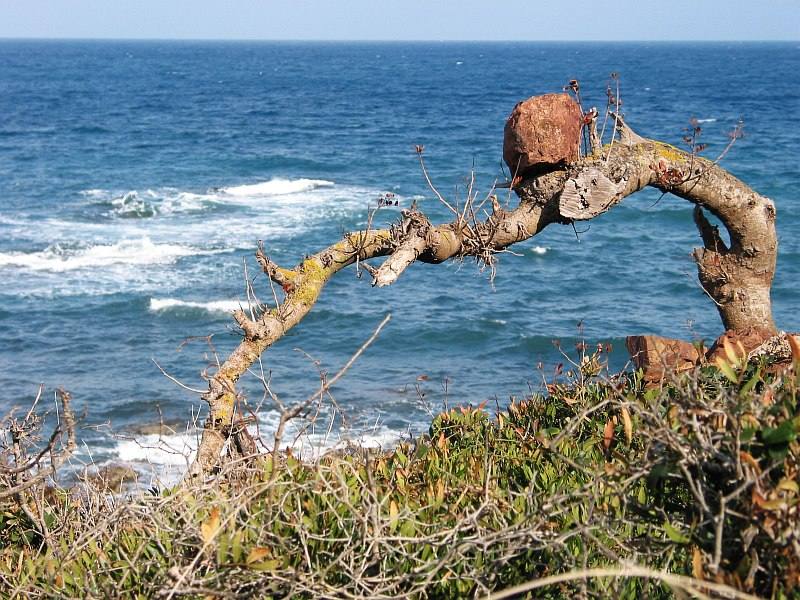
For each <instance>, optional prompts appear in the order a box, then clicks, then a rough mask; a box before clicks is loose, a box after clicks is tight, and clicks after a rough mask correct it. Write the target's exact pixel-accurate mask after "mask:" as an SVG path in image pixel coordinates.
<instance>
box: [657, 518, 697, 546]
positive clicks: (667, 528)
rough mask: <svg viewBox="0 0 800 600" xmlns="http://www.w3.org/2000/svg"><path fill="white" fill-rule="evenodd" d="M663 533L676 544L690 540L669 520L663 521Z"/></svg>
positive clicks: (686, 542)
mask: <svg viewBox="0 0 800 600" xmlns="http://www.w3.org/2000/svg"><path fill="white" fill-rule="evenodd" d="M663 527H664V533H666V534H667V537H668V538H669V539H671V540H672V541H673V542H675V543H676V544H688V543H689V542H690V541H691V540H690V539H689V538H688V537H686V536H685V535H683V534H682V533H681V532H680V531H679V530H678V529H676V528H675V527H673V525H672V523H670V522H669V521H664V525H663Z"/></svg>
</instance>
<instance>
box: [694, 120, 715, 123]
mask: <svg viewBox="0 0 800 600" xmlns="http://www.w3.org/2000/svg"><path fill="white" fill-rule="evenodd" d="M697 122H698V123H716V122H717V120H716V119H697Z"/></svg>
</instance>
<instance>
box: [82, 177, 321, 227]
mask: <svg viewBox="0 0 800 600" xmlns="http://www.w3.org/2000/svg"><path fill="white" fill-rule="evenodd" d="M334 186H335V184H334V182H333V181H326V180H324V179H306V178H301V179H283V178H275V179H270V180H269V181H261V182H258V183H251V184H245V185H237V186H230V187H222V188H212V189H210V190H207V191H205V192H199V193H195V192H188V191H184V190H179V189H176V188H171V187H165V188H158V189H147V190H129V191H126V192H121V191H112V190H100V189H90V190H84V191H83V192H81V195H83V196H84V197H85V198H87V199H88V200H89V202H90V203H92V204H96V203H100V204H104V205H106V206H110V209H109V210H108V211H107V214H109V215H110V216H115V217H121V218H128V219H130V218H134V219H135V218H150V217H155V216H159V215H172V214H176V213H190V212H197V211H202V210H206V209H208V208H211V207H213V206H215V205H220V204H226V203H231V204H242V203H247V202H249V201H254V200H255V201H259V200H264V199H266V198H274V197H276V196H288V197H289V198H288V199H291V198H292V196H303V199H304V200H308V199H309V198H308V197H307V196H305V194H308V193H310V192H314V190H318V189H320V188H332V187H334ZM327 198H328V196H327V195H326V194H323V195H321V196H319V197H316V196H315V198H314V199H316V200H323V201H324V200H326V199H327Z"/></svg>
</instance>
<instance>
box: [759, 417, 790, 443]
mask: <svg viewBox="0 0 800 600" xmlns="http://www.w3.org/2000/svg"><path fill="white" fill-rule="evenodd" d="M796 437H797V431H796V430H795V426H794V423H793V422H792V421H784V422H783V423H781V424H780V425H778V426H777V427H764V430H763V431H762V432H761V439H762V440H763V442H764V443H765V444H767V445H769V446H775V445H779V444H788V443H789V442H793V441H794V440H795V438H796Z"/></svg>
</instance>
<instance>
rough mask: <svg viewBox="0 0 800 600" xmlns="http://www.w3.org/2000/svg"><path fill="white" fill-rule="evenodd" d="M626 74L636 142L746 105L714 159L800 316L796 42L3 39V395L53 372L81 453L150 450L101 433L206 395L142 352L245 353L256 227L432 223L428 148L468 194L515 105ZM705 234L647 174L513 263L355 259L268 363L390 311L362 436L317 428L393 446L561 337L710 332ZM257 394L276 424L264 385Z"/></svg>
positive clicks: (325, 357) (352, 398)
mask: <svg viewBox="0 0 800 600" xmlns="http://www.w3.org/2000/svg"><path fill="white" fill-rule="evenodd" d="M612 71H615V72H618V73H619V74H620V77H621V86H622V94H621V95H622V99H623V101H624V107H623V109H624V112H625V113H626V115H627V118H628V121H629V122H630V123H631V125H632V126H633V127H634V128H636V129H637V130H638V131H639V132H640V133H641V134H643V135H645V136H649V137H655V138H659V139H662V140H664V141H667V142H670V143H675V144H680V143H681V138H682V136H683V135H684V131H683V128H684V127H686V126H687V125H688V121H689V119H690V118H691V117H696V118H697V119H699V120H700V121H701V123H702V127H703V133H702V140H701V141H703V142H705V143H707V144H708V149H707V150H706V152H705V155H707V156H710V157H714V156H716V155H717V154H718V153H719V152H720V151H721V150H722V148H723V147H724V146H725V144H726V143H727V141H728V138H727V133H728V132H729V131H730V130H731V129H732V128H733V127H734V125H735V124H736V122H737V121H738V120H739V119H740V118H741V119H743V120H744V123H745V132H746V137H744V138H743V139H741V140H739V141H737V143H736V144H735V146H734V147H733V148H732V149H731V151H730V152H729V153H728V155H727V156H726V157H725V159H724V162H723V165H724V166H725V167H727V168H728V169H729V170H731V171H732V172H733V173H735V174H736V175H737V176H739V177H740V178H741V179H743V180H744V181H746V182H747V183H748V184H750V185H751V186H753V187H754V188H756V189H757V190H758V191H760V192H761V193H763V194H765V195H767V196H769V197H771V198H772V199H773V200H774V201H775V202H776V204H777V208H778V231H779V239H780V255H779V261H778V271H777V275H776V278H775V283H774V287H773V300H774V311H775V316H776V319H777V321H778V324H779V326H780V327H782V328H784V329H787V330H798V329H800V318H798V316H797V313H796V311H795V304H794V302H795V294H796V292H797V284H796V282H797V281H798V276H800V243H798V239H797V235H793V232H796V231H797V226H798V216H797V214H796V213H795V212H794V210H793V209H794V208H795V206H796V200H795V195H796V186H797V184H798V182H799V181H800V178H799V177H798V166H797V161H796V159H795V158H794V154H795V153H794V152H793V146H792V144H793V143H796V139H797V137H798V134H800V127H798V124H797V120H796V113H797V109H798V108H800V102H798V99H799V94H800V46H798V44H797V43H774V44H744V43H741V44H739V43H718V44H717V43H714V44H671V43H670V44H665V43H660V44H656V43H652V44H647V43H637V44H611V43H559V44H535V43H530V44H522V43H514V44H501V43H493V44H483V43H480V44H479V43H470V44H461V43H380V44H375V43H336V44H330V43H249V42H248V43H244V42H242V43H233V42H232V43H221V42H215V43H203V42H106V41H104V42H99V41H85V42H82V41H70V42H61V41H59V42H56V41H2V42H0V280H2V287H0V340H2V345H0V364H2V369H0V390H2V392H0V413H5V412H6V411H7V410H8V409H10V408H11V407H12V406H14V405H17V404H25V403H27V402H28V401H29V400H30V399H31V398H33V396H34V395H35V393H36V389H37V386H38V385H39V384H40V383H44V384H45V385H46V386H47V388H48V390H52V389H54V388H55V387H57V386H64V387H65V388H67V389H69V390H71V391H72V393H73V395H74V398H75V403H76V405H77V406H78V407H84V408H85V409H86V410H87V417H86V423H87V425H88V427H86V428H85V429H84V430H83V431H82V434H81V435H82V438H83V440H84V441H85V442H86V444H85V446H84V452H86V453H91V455H92V456H93V457H95V458H96V459H98V460H103V459H106V458H115V457H122V458H132V457H133V458H140V459H142V458H150V459H152V460H155V461H158V460H162V459H163V457H162V458H158V457H156V455H155V454H154V453H153V452H151V451H148V450H142V449H141V448H139V449H138V450H137V448H135V447H133V446H132V445H131V444H130V443H128V442H126V441H124V440H120V439H119V438H116V437H114V436H112V435H110V434H109V431H112V430H113V431H121V430H125V428H126V427H130V426H131V425H132V424H134V423H143V422H152V421H156V420H158V419H159V414H161V415H163V417H164V418H165V419H167V420H170V421H172V420H178V421H180V420H189V419H190V418H192V416H193V415H196V414H197V412H198V411H202V410H203V409H204V406H203V403H202V402H201V401H200V400H199V399H198V398H197V396H196V395H193V394H191V393H190V392H187V391H186V390H184V389H182V388H180V387H178V386H176V385H175V384H174V383H172V382H171V381H169V380H168V379H167V378H165V377H164V376H162V375H161V373H160V372H159V371H158V369H157V367H156V366H155V364H154V363H153V359H155V360H157V361H158V362H159V364H160V365H161V366H162V367H163V368H164V369H166V370H167V371H168V372H169V373H171V374H172V375H174V376H175V377H177V378H178V379H180V380H181V381H183V382H185V383H186V384H187V385H189V386H191V387H197V388H203V387H204V385H203V377H202V374H203V372H204V371H205V370H206V369H209V368H213V364H214V360H215V359H214V355H215V353H217V354H218V355H219V356H220V357H222V358H224V356H225V355H226V354H227V353H228V352H229V351H230V350H231V349H232V348H233V347H234V346H235V344H236V343H237V340H238V334H237V332H236V330H235V327H234V326H233V322H232V319H231V318H230V315H229V312H228V311H229V310H230V309H231V308H232V307H235V306H237V305H238V303H239V302H241V301H244V300H245V298H246V295H245V273H244V264H245V263H248V265H249V268H250V274H251V275H252V274H254V273H256V269H255V264H254V261H253V260H252V254H253V251H254V249H255V247H256V243H257V240H259V239H261V240H264V243H265V246H266V249H267V251H268V253H269V254H270V256H272V257H273V258H274V259H275V260H276V261H278V262H279V263H280V264H283V265H285V266H292V265H294V264H296V263H297V262H298V261H299V260H300V259H301V258H302V257H303V255H304V254H305V253H311V252H313V251H316V250H319V249H321V248H323V247H325V246H327V245H328V244H329V243H331V242H333V241H335V240H336V239H338V238H339V237H340V235H341V233H342V232H343V231H347V230H354V229H357V228H359V227H363V226H364V225H365V223H366V219H367V212H368V208H369V207H370V206H374V205H375V201H376V199H377V198H378V197H379V196H380V194H382V193H385V192H392V193H394V194H396V195H397V198H398V199H399V204H400V207H403V206H408V205H409V204H410V202H411V201H412V200H413V199H416V200H417V201H418V202H419V204H420V205H421V207H422V208H423V210H425V211H426V212H427V213H428V214H429V215H430V216H431V217H432V218H434V220H439V221H444V220H446V219H448V214H447V211H446V209H445V208H443V207H442V206H441V205H440V204H439V203H438V202H437V201H436V199H435V198H434V196H433V194H432V193H431V192H430V190H429V189H428V188H427V186H426V184H425V181H424V178H423V176H422V174H421V172H420V169H419V165H418V162H417V157H416V154H415V153H414V149H413V148H414V145H415V144H424V146H425V156H426V162H427V166H428V168H429V170H430V172H431V175H432V177H433V179H434V181H435V183H436V185H437V186H438V187H439V189H440V190H441V191H442V192H443V193H444V194H445V195H446V196H448V197H451V198H454V197H459V198H463V195H464V193H465V186H466V182H467V179H468V176H469V173H470V171H471V170H472V169H474V172H475V175H476V182H477V183H476V185H477V189H479V190H483V191H484V192H488V190H489V189H490V187H491V185H492V183H493V182H494V181H495V180H496V179H498V178H499V179H501V180H503V179H504V178H505V177H504V175H503V173H502V171H501V155H502V134H503V124H504V121H505V119H506V117H507V116H508V114H509V112H510V111H511V109H512V108H513V106H514V104H515V103H516V102H517V101H519V100H521V99H524V98H526V97H528V96H530V95H533V94H539V93H545V92H553V91H560V90H561V89H562V87H563V86H564V85H565V84H566V83H567V81H568V80H570V79H572V78H577V79H579V80H580V81H581V85H582V94H583V97H584V104H585V105H592V104H595V105H597V106H599V107H600V109H601V112H602V109H603V107H604V106H605V86H606V84H607V82H608V80H609V74H610V73H611V72H612ZM513 201H514V199H513V198H511V202H513ZM398 211H399V208H392V209H384V210H382V211H381V212H379V213H378V216H377V220H378V221H379V222H389V221H391V220H392V219H395V218H396V217H397V216H398ZM448 220H449V219H448ZM697 244H698V236H697V233H696V232H695V229H694V226H693V224H692V219H691V206H690V205H689V204H688V203H686V202H684V201H681V200H678V199H676V198H673V197H670V196H666V197H664V198H662V199H661V200H660V201H659V194H658V193H657V192H643V193H640V194H639V195H637V196H636V197H633V198H629V199H627V200H626V201H625V202H624V204H623V205H622V206H620V207H618V208H616V209H615V210H613V211H612V212H611V213H610V214H607V215H604V216H603V217H601V218H599V219H597V220H595V221H593V222H592V223H591V224H584V225H582V226H579V228H578V231H577V233H576V232H575V231H573V230H572V229H571V228H568V227H559V226H552V227H551V228H549V229H548V230H546V231H545V232H543V233H542V234H541V235H539V236H537V237H536V238H534V239H532V240H530V241H529V242H527V243H525V244H521V245H520V246H519V247H517V248H514V250H515V254H504V255H502V256H501V257H500V261H499V264H498V270H497V276H496V278H495V280H494V281H493V282H490V281H489V278H488V273H486V272H481V271H480V270H479V268H478V266H477V265H476V264H475V263H473V262H470V261H466V262H464V263H463V264H455V263H453V264H446V265H439V266H430V265H415V266H414V267H412V268H411V269H409V270H408V271H407V273H406V274H404V275H403V277H402V278H401V279H400V280H399V281H398V282H397V283H396V284H395V285H393V286H391V287H389V288H385V289H373V288H371V287H370V285H369V283H368V277H364V278H362V279H359V278H357V277H356V272H355V269H351V270H349V271H346V272H343V273H341V274H340V275H339V276H338V277H337V278H335V280H334V281H332V282H331V283H330V284H329V285H328V287H327V288H326V289H325V292H324V294H323V297H322V299H321V300H320V302H319V303H318V304H317V306H316V307H315V308H314V310H313V311H312V313H311V314H310V315H309V317H308V318H307V319H306V320H305V321H304V322H303V323H301V325H300V326H298V327H297V328H295V329H294V330H292V331H291V333H290V334H289V335H287V336H286V337H285V338H284V339H283V340H281V341H280V342H279V343H278V344H277V345H276V346H275V347H274V348H272V349H270V350H269V351H268V352H267V353H266V354H265V355H264V358H263V367H264V369H265V372H271V375H272V380H271V381H272V389H273V390H274V391H275V392H276V393H277V394H278V395H279V396H280V397H281V398H283V399H284V400H286V401H296V400H298V399H301V398H304V397H305V396H306V395H307V394H308V393H310V392H311V391H313V390H314V389H315V387H316V386H317V385H318V383H319V376H318V366H317V364H315V362H314V361H318V363H319V368H320V369H323V370H325V371H328V372H334V371H335V370H337V369H338V368H339V367H340V366H341V365H342V364H343V363H344V362H345V361H346V360H347V358H349V356H350V354H351V353H352V352H353V351H354V350H355V349H356V348H358V346H359V345H360V344H361V343H362V342H363V341H364V340H365V339H366V338H367V337H368V336H369V335H370V333H371V332H372V330H373V328H374V327H375V326H376V325H377V324H378V323H379V322H380V320H381V319H382V317H383V316H384V315H385V314H386V313H388V312H391V313H392V315H393V318H392V321H391V322H390V324H389V325H388V326H387V328H386V329H385V330H384V332H383V333H382V335H381V337H380V338H379V339H378V341H377V342H376V343H375V344H374V345H373V346H372V347H371V348H370V349H369V350H368V351H367V353H366V354H365V355H364V356H363V358H361V359H360V361H359V362H358V363H356V365H355V366H354V367H353V368H352V369H351V370H350V372H349V373H348V375H347V376H346V378H345V379H344V380H343V382H342V383H340V384H339V385H337V386H336V388H335V389H334V394H335V397H336V400H337V402H338V404H339V405H340V407H341V408H342V410H343V412H344V413H345V415H346V416H347V417H348V423H349V424H350V429H349V430H348V431H349V432H350V433H348V432H347V431H346V432H344V433H343V432H341V431H340V426H341V421H340V420H337V422H336V423H334V425H333V428H332V433H330V434H326V436H328V437H330V436H334V437H335V436H336V435H357V432H361V433H363V432H364V431H366V433H365V434H364V435H366V436H367V437H369V436H372V438H375V439H379V440H382V441H391V439H393V438H396V437H397V436H398V435H400V434H401V433H402V432H404V431H411V432H416V431H420V430H422V429H424V428H425V427H426V425H425V423H426V419H427V418H428V417H427V410H428V408H430V407H427V408H426V404H429V405H431V406H432V409H433V410H437V409H438V408H439V407H441V405H442V403H443V402H451V403H452V402H473V403H478V402H482V401H484V400H488V401H489V402H490V403H494V402H495V401H497V402H498V403H500V404H502V403H504V402H506V401H507V399H508V397H509V396H511V395H517V396H519V395H521V394H524V393H526V392H527V391H528V390H529V389H530V388H531V387H536V386H537V385H538V384H539V382H540V381H541V373H540V371H539V370H538V369H537V365H538V364H539V363H542V364H543V365H544V369H545V371H548V370H551V369H552V367H553V365H554V364H556V363H558V362H561V361H562V360H563V357H562V356H561V355H560V353H559V350H558V349H557V348H556V347H555V346H554V344H553V340H554V339H559V340H561V342H562V348H564V349H566V350H568V351H571V352H573V351H572V348H573V346H574V344H575V342H576V341H577V340H579V339H581V337H582V336H585V338H586V339H587V340H588V341H590V342H591V343H595V342H597V341H604V342H610V343H612V344H613V345H614V346H615V351H614V352H613V354H612V366H614V367H622V366H623V365H624V363H625V361H626V358H627V357H626V356H625V353H624V348H623V339H624V336H626V335H629V334H635V333H655V334H661V335H666V336H672V337H682V338H687V339H690V338H695V337H705V338H713V337H715V336H716V335H717V334H718V333H719V332H720V329H721V325H720V322H719V319H718V316H717V313H716V311H715V310H714V307H713V306H712V304H711V302H710V301H709V300H708V298H707V297H706V296H705V295H704V294H703V292H702V291H701V289H700V288H699V286H698V284H697V283H696V273H695V268H694V265H693V263H692V261H691V258H690V252H691V249H692V248H693V247H694V246H695V245H697ZM255 286H256V291H257V293H258V294H259V296H260V298H261V299H262V300H267V299H270V298H271V292H270V290H269V285H268V284H267V283H266V282H265V281H264V280H263V279H257V280H256V284H255ZM579 323H580V326H579V325H578V324H579ZM209 336H210V337H209ZM297 349H299V350H302V352H300V351H297ZM573 354H574V352H573ZM309 356H310V357H311V358H309ZM312 359H313V360H312ZM243 389H244V390H246V391H247V393H248V397H249V400H250V402H251V403H252V404H253V405H255V406H259V405H260V406H261V413H262V417H263V423H264V427H265V428H267V429H268V427H269V423H271V422H272V421H271V420H270V419H272V417H273V416H274V413H271V412H270V406H269V403H263V405H262V403H261V401H262V397H263V394H262V391H261V389H260V386H259V385H258V381H257V380H256V379H255V378H252V377H251V378H249V380H248V381H245V382H243ZM328 437H326V440H327V439H328ZM163 460H166V461H167V462H169V460H170V459H163Z"/></svg>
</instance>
